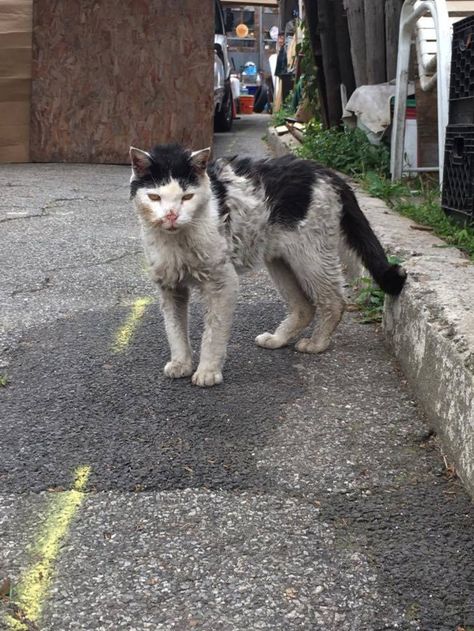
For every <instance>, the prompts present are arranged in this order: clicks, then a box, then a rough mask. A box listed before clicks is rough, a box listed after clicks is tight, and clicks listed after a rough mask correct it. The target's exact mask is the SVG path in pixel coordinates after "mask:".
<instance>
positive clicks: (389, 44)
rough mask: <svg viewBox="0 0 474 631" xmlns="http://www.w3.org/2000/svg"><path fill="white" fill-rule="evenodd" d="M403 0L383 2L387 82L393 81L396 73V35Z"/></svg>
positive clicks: (398, 28) (386, 0)
mask: <svg viewBox="0 0 474 631" xmlns="http://www.w3.org/2000/svg"><path fill="white" fill-rule="evenodd" d="M402 4H403V0H385V39H386V58H387V73H386V78H387V81H392V79H395V75H396V73H397V51H398V34H399V30H400V12H401V10H402Z"/></svg>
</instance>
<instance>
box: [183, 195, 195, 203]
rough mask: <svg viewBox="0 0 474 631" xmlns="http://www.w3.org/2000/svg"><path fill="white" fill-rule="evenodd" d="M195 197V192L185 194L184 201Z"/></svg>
mask: <svg viewBox="0 0 474 631" xmlns="http://www.w3.org/2000/svg"><path fill="white" fill-rule="evenodd" d="M193 197H194V193H188V194H187V195H183V202H187V201H188V200H190V199H192V198H193Z"/></svg>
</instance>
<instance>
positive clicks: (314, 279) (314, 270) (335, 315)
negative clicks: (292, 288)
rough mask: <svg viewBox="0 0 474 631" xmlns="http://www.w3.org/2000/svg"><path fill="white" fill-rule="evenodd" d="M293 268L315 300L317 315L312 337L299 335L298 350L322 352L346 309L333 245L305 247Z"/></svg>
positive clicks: (337, 259) (340, 273)
mask: <svg viewBox="0 0 474 631" xmlns="http://www.w3.org/2000/svg"><path fill="white" fill-rule="evenodd" d="M292 266H293V269H294V270H295V274H296V275H297V277H298V280H299V282H300V283H301V286H302V288H303V289H304V291H305V293H306V294H307V295H308V296H310V297H311V299H312V300H314V301H315V303H316V304H317V308H318V318H317V324H316V327H315V330H314V332H313V334H312V335H311V337H309V338H302V339H301V340H299V341H298V342H297V344H296V346H295V348H296V350H297V351H299V352H301V353H322V352H323V351H325V350H326V349H327V347H328V346H329V343H330V341H331V337H332V334H333V333H334V331H335V329H336V327H337V325H338V324H339V322H340V321H341V318H342V315H343V313H344V309H345V304H346V302H345V299H344V290H343V282H344V279H343V275H342V270H341V264H340V260H339V255H338V252H337V250H336V248H334V249H332V248H329V249H327V250H325V251H319V252H314V251H313V252H311V251H310V250H308V251H307V252H305V253H304V255H303V256H302V255H301V251H300V252H299V256H298V260H297V261H294V262H293V261H292Z"/></svg>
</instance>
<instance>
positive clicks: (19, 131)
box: [0, 0, 32, 162]
mask: <svg viewBox="0 0 474 631" xmlns="http://www.w3.org/2000/svg"><path fill="white" fill-rule="evenodd" d="M31 29H32V0H1V1H0V162H28V161H29V157H30V156H29V122H30V96H31Z"/></svg>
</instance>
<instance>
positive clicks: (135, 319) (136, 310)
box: [112, 296, 153, 353]
mask: <svg viewBox="0 0 474 631" xmlns="http://www.w3.org/2000/svg"><path fill="white" fill-rule="evenodd" d="M152 302H153V299H152V298H150V296H145V298H138V299H137V300H135V302H134V303H133V304H132V309H131V311H130V314H129V316H128V318H127V319H126V321H125V323H124V324H123V325H122V326H121V327H120V328H119V330H118V331H117V333H116V334H115V341H114V344H113V346H112V352H113V353H121V352H122V351H124V350H125V349H126V348H127V346H128V345H129V343H130V340H131V339H132V337H133V335H134V333H135V331H136V328H137V326H138V323H139V322H140V320H141V319H142V318H143V315H144V314H145V311H146V308H147V307H148V305H151V303H152Z"/></svg>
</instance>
